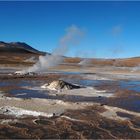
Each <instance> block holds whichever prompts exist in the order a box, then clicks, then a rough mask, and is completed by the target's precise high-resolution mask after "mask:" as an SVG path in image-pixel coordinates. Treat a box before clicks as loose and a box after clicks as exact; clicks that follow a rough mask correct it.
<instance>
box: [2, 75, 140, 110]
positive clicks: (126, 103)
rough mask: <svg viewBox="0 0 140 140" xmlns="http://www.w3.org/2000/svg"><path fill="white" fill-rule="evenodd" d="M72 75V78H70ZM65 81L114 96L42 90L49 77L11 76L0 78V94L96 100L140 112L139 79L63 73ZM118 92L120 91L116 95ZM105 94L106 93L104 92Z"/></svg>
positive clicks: (78, 100) (69, 99) (80, 100)
mask: <svg viewBox="0 0 140 140" xmlns="http://www.w3.org/2000/svg"><path fill="white" fill-rule="evenodd" d="M79 75H80V74H79ZM71 76H72V78H71ZM58 79H63V80H65V81H67V82H70V83H73V84H78V85H82V86H85V87H94V88H95V89H97V90H106V91H107V93H112V94H114V95H116V97H106V96H97V97H86V96H80V95H65V96H62V95H59V93H58V94H57V92H56V91H49V90H44V89H42V88H41V86H42V85H43V84H45V83H47V82H49V81H50V80H49V79H47V78H46V79H40V78H39V77H38V78H37V79H34V78H33V77H32V78H13V79H12V78H11V79H3V80H2V79H1V80H0V91H1V93H0V94H1V95H4V96H10V97H17V98H23V99H26V98H27V99H29V98H45V99H60V100H63V101H73V102H83V101H87V102H97V103H102V104H108V105H111V106H119V107H121V108H125V109H129V110H133V111H137V112H140V108H139V106H140V96H139V93H140V81H138V80H91V79H84V78H83V79H81V78H80V77H76V76H75V78H74V75H73V74H71V75H70V74H68V77H67V75H66V73H65V77H63V76H62V77H59V78H58ZM118 92H119V93H120V94H119V95H118ZM85 94H86V93H85ZM104 94H106V93H104Z"/></svg>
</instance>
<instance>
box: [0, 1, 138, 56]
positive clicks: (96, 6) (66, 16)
mask: <svg viewBox="0 0 140 140" xmlns="http://www.w3.org/2000/svg"><path fill="white" fill-rule="evenodd" d="M0 19H1V20H0V40H1V41H6V42H16V41H20V42H26V43H27V44H29V45H31V46H32V47H34V48H36V49H38V50H42V51H47V52H52V51H53V50H54V49H55V48H56V47H58V46H59V41H60V39H61V37H63V36H64V35H65V32H66V29H67V28H68V27H71V26H76V27H78V28H80V29H81V30H82V31H84V36H83V38H82V39H81V41H80V43H79V44H76V45H75V46H71V48H70V49H69V51H68V53H67V54H66V55H67V56H77V57H98V58H99V57H100V58H114V57H123V58H124V57H134V56H140V1H135V2H133V1H108V2H107V1H98V2H97V1H69V2H68V1H50V2H49V1H42V2H39V1H38V2H37V1H36V2H32V1H30V2H27V1H24V2H2V1H0Z"/></svg>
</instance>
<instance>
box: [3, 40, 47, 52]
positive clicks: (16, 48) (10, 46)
mask: <svg viewBox="0 0 140 140" xmlns="http://www.w3.org/2000/svg"><path fill="white" fill-rule="evenodd" d="M0 52H3V53H4V52H5V53H6V52H9V53H12V52H14V53H15V52H17V53H34V54H39V55H43V54H45V53H44V52H41V51H38V50H36V49H34V48H33V47H31V46H29V45H28V44H26V43H24V42H10V43H6V42H3V41H0Z"/></svg>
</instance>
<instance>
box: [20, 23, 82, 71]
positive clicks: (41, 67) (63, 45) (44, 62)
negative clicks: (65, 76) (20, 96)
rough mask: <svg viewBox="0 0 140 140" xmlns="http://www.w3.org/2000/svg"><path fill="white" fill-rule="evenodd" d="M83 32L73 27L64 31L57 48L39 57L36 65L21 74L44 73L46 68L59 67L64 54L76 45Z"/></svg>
mask: <svg viewBox="0 0 140 140" xmlns="http://www.w3.org/2000/svg"><path fill="white" fill-rule="evenodd" d="M82 36H83V31H82V30H81V29H80V28H78V27H77V26H75V25H72V26H71V27H69V28H67V29H66V34H65V35H64V36H63V37H62V38H61V39H60V42H59V47H58V48H56V49H55V50H54V51H53V53H52V54H51V55H46V56H40V57H39V60H38V62H37V63H35V64H34V65H33V66H32V67H30V68H28V69H25V70H23V71H21V73H29V72H44V71H46V70H48V68H51V67H54V66H57V65H59V64H60V63H62V62H63V60H64V56H63V55H64V54H65V53H66V52H67V51H68V49H69V47H70V46H74V45H77V43H79V41H80V39H81V37H82Z"/></svg>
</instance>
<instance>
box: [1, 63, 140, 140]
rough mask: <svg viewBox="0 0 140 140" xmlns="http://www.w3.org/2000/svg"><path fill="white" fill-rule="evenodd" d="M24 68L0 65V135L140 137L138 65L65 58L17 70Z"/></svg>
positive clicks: (96, 137)
mask: <svg viewBox="0 0 140 140" xmlns="http://www.w3.org/2000/svg"><path fill="white" fill-rule="evenodd" d="M75 62H76V61H75ZM28 67H29V66H28V65H22V64H20V65H19V66H17V65H15V64H14V65H13V64H9V65H5V64H1V68H0V138H13V139H15V138H19V139H22V138H28V139H33V138H36V139H39V138H40V139H41V138H49V139H139V138H140V72H139V69H138V68H137V69H136V68H135V67H127V66H111V65H110V66H108V65H104V66H98V65H94V64H92V63H89V64H87V65H85V64H82V63H70V62H65V63H61V64H59V65H57V66H55V67H53V68H49V69H48V70H46V71H40V72H39V71H38V72H36V73H28V74H25V73H24V74H23V73H21V71H23V69H26V68H27V69H28ZM17 71H18V72H17ZM15 72H16V74H15Z"/></svg>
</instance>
